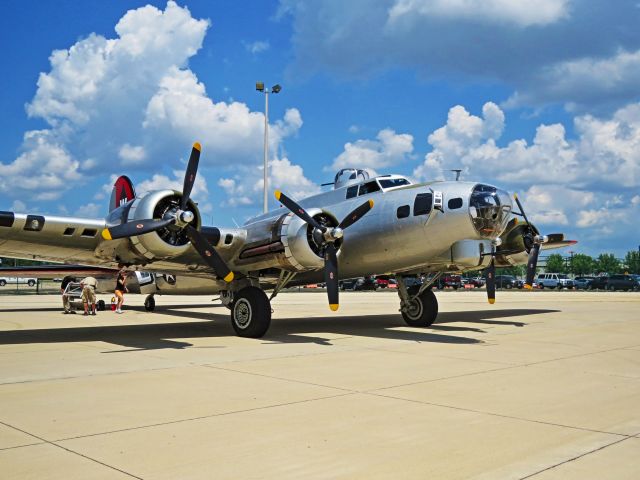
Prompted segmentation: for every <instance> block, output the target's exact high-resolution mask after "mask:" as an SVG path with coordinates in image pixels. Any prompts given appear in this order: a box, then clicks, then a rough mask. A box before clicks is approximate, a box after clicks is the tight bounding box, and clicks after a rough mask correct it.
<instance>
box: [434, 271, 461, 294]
mask: <svg viewBox="0 0 640 480" xmlns="http://www.w3.org/2000/svg"><path fill="white" fill-rule="evenodd" d="M436 286H437V287H438V288H453V289H454V290H457V289H459V288H460V287H462V277H461V276H460V275H445V276H443V277H440V278H439V279H438V281H437V282H436Z"/></svg>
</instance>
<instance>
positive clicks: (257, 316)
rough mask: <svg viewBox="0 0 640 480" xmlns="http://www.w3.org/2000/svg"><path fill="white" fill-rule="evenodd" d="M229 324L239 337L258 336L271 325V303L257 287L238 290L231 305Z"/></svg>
mask: <svg viewBox="0 0 640 480" xmlns="http://www.w3.org/2000/svg"><path fill="white" fill-rule="evenodd" d="M231 324H232V325H233V329H234V330H235V331H236V334H237V335H238V336H239V337H249V338H260V337H262V336H263V335H264V334H265V333H267V330H269V325H271V304H270V303H269V298H268V297H267V295H266V294H265V293H264V292H263V291H262V290H261V289H259V288H257V287H246V288H243V289H242V290H240V291H239V292H238V293H237V294H236V295H235V298H234V300H233V304H232V305H231Z"/></svg>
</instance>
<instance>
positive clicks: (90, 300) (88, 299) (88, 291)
mask: <svg viewBox="0 0 640 480" xmlns="http://www.w3.org/2000/svg"><path fill="white" fill-rule="evenodd" d="M80 285H81V286H82V304H83V305H84V315H89V304H91V315H95V314H96V287H97V286H98V282H97V280H96V279H95V278H93V277H85V278H84V279H83V280H82V282H80Z"/></svg>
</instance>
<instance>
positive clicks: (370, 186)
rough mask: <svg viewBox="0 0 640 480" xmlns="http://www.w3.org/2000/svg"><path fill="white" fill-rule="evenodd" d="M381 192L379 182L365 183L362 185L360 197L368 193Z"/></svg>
mask: <svg viewBox="0 0 640 480" xmlns="http://www.w3.org/2000/svg"><path fill="white" fill-rule="evenodd" d="M379 190H380V185H378V182H376V181H375V180H373V181H372V182H367V183H363V184H362V185H360V191H359V192H358V196H360V195H366V194H367V193H373V192H377V191H379Z"/></svg>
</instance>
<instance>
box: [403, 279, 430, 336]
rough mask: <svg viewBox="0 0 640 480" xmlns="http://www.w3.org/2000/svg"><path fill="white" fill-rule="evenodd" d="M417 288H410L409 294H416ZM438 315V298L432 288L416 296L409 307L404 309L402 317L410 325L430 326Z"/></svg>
mask: <svg viewBox="0 0 640 480" xmlns="http://www.w3.org/2000/svg"><path fill="white" fill-rule="evenodd" d="M412 290H413V291H412ZM417 290H418V289H417V288H410V289H409V295H415V293H416V291H417ZM437 316H438V299H437V298H436V296H435V294H434V293H433V292H432V291H431V289H430V288H428V289H426V290H425V291H424V292H422V293H421V294H420V296H419V297H416V298H415V300H414V301H413V302H411V304H410V305H409V308H408V309H406V310H403V311H402V318H404V321H405V322H406V323H407V325H409V326H410V327H430V326H431V325H432V324H433V322H435V321H436V317H437Z"/></svg>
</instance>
